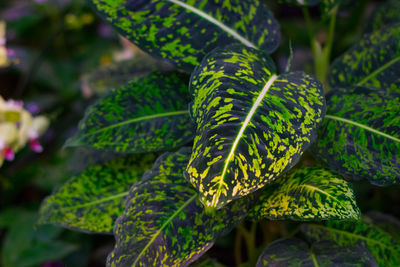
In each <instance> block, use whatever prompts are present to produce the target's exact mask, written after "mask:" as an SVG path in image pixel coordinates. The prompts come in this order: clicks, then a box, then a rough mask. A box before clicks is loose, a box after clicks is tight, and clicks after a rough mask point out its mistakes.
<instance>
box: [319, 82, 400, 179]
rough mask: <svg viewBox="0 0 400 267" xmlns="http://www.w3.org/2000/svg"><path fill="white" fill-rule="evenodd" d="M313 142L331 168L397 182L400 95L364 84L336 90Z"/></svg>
mask: <svg viewBox="0 0 400 267" xmlns="http://www.w3.org/2000/svg"><path fill="white" fill-rule="evenodd" d="M327 106H328V110H327V115H326V116H325V120H324V122H323V124H322V127H321V128H320V129H318V139H317V142H316V143H315V144H314V145H313V150H314V153H313V155H315V156H316V157H317V158H318V159H319V160H320V161H322V162H324V163H325V164H327V165H329V166H330V168H331V170H332V171H334V172H338V173H340V174H342V175H346V176H351V177H353V178H354V179H361V178H367V179H369V181H370V182H371V183H372V184H376V185H390V184H399V183H400V94H399V93H395V92H392V93H385V92H381V91H380V90H377V89H368V88H364V87H356V88H346V89H335V90H333V91H332V92H331V93H330V94H329V95H328V96H327Z"/></svg>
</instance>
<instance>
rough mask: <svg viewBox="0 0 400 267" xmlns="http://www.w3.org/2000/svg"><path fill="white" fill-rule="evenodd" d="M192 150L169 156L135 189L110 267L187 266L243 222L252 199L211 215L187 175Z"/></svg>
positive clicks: (121, 219) (116, 232)
mask: <svg viewBox="0 0 400 267" xmlns="http://www.w3.org/2000/svg"><path fill="white" fill-rule="evenodd" d="M190 150H191V149H190V148H187V147H186V148H182V149H181V150H179V151H178V152H177V153H165V154H164V155H162V156H161V157H160V158H159V159H158V160H157V161H156V163H155V164H154V166H153V168H152V169H151V170H149V171H147V172H146V173H145V174H144V175H143V178H142V180H141V181H140V182H139V183H137V184H135V185H134V186H133V187H132V188H131V190H130V192H129V197H128V199H127V201H126V208H125V212H124V214H123V215H122V216H121V217H119V218H118V220H117V221H116V226H115V229H114V235H115V239H116V245H115V248H114V251H113V252H112V253H111V254H110V255H109V257H108V266H187V265H189V264H190V263H191V262H193V261H195V260H196V259H197V258H199V257H200V256H201V255H202V254H203V253H204V252H205V251H207V250H208V249H209V248H210V247H211V246H212V245H213V243H214V241H215V239H217V238H218V237H219V236H221V235H223V234H226V233H228V232H229V231H230V230H231V229H232V228H233V227H234V226H235V225H236V224H237V223H238V222H239V221H240V220H242V219H243V218H244V216H245V215H246V212H247V208H248V206H247V205H249V203H248V201H250V200H251V199H245V198H242V199H240V200H238V201H235V202H233V203H231V204H230V205H228V206H227V207H226V208H224V209H221V210H218V211H215V213H214V214H207V213H206V211H205V210H204V207H203V205H202V204H201V203H200V201H199V199H198V198H199V197H198V193H197V192H196V190H195V189H194V188H193V187H192V186H191V185H190V184H189V183H188V182H187V181H185V179H184V178H183V175H182V173H183V171H184V169H185V167H186V165H187V162H188V160H189V157H190Z"/></svg>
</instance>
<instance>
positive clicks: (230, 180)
mask: <svg viewBox="0 0 400 267" xmlns="http://www.w3.org/2000/svg"><path fill="white" fill-rule="evenodd" d="M190 90H191V93H192V95H193V98H194V100H193V102H192V103H191V113H192V117H193V118H194V120H195V122H196V124H197V133H196V137H195V139H194V146H193V154H192V156H191V158H190V162H189V165H188V168H187V171H186V174H187V177H188V179H190V182H191V183H192V184H193V185H194V186H195V187H196V188H197V189H198V190H199V191H200V194H201V199H202V202H203V203H204V205H205V206H207V207H217V208H220V207H222V206H223V205H225V204H226V203H229V202H230V201H231V200H232V199H235V198H238V197H241V196H245V195H247V194H250V193H251V192H253V191H255V190H257V189H259V188H261V187H263V186H264V185H265V184H267V183H269V182H271V181H272V180H274V179H275V178H277V177H278V176H279V175H281V174H282V173H284V172H285V171H286V170H288V169H290V168H291V167H292V166H293V165H294V164H295V163H296V162H297V161H298V159H299V158H300V156H301V154H302V153H303V151H304V150H305V149H307V148H308V146H309V144H310V142H312V141H313V139H314V138H315V135H316V128H317V127H318V125H319V123H320V122H321V121H322V119H323V115H324V113H325V99H324V97H323V95H322V84H321V83H320V82H319V81H318V80H316V79H315V78H314V77H312V76H309V75H306V74H304V73H302V72H290V73H285V74H282V75H279V76H278V75H277V74H276V71H275V66H274V63H273V62H272V60H271V59H270V58H269V57H268V56H267V55H265V54H264V53H262V52H260V51H257V50H255V49H252V48H247V47H245V46H241V45H233V46H229V47H226V48H224V49H216V50H215V51H213V52H212V53H210V54H209V55H208V56H207V57H205V59H204V60H203V62H202V64H201V65H200V66H199V67H198V68H196V70H195V71H194V72H193V74H192V77H191V84H190Z"/></svg>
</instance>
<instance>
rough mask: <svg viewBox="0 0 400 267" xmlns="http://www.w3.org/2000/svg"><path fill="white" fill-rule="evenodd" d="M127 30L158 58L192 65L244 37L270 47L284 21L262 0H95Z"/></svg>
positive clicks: (250, 42) (187, 66) (247, 42)
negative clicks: (281, 21) (219, 48)
mask: <svg viewBox="0 0 400 267" xmlns="http://www.w3.org/2000/svg"><path fill="white" fill-rule="evenodd" d="M90 2H91V3H92V5H93V6H94V8H95V9H96V11H98V12H99V13H100V15H101V16H102V17H103V18H105V19H106V20H107V21H109V22H110V23H111V24H112V25H113V26H114V27H115V28H116V29H117V30H118V31H119V32H120V33H122V35H124V36H125V37H126V38H128V39H129V40H131V41H132V42H133V43H135V44H137V45H138V46H139V47H140V48H141V49H143V50H144V51H146V52H148V53H149V54H151V55H153V56H155V57H157V58H166V59H168V60H170V61H171V62H172V63H174V64H176V65H177V66H178V67H180V68H183V69H185V70H187V71H189V72H190V71H192V70H193V68H194V67H195V66H197V65H198V64H199V63H200V61H201V59H202V58H203V57H204V55H205V54H206V53H208V52H209V51H211V50H212V49H214V48H216V47H219V46H224V45H227V44H231V43H242V44H244V45H247V46H249V47H254V48H259V49H261V50H263V51H266V52H267V53H270V52H272V51H274V50H275V49H276V48H277V46H278V45H279V41H280V31H279V24H278V23H277V22H276V20H275V18H274V17H273V14H272V13H271V11H269V9H268V8H267V7H265V6H264V5H263V4H262V3H261V1H259V0H225V1H223V2H222V1H219V0H210V1H182V0H140V1H138V0H119V1H115V0H90Z"/></svg>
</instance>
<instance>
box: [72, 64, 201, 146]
mask: <svg viewBox="0 0 400 267" xmlns="http://www.w3.org/2000/svg"><path fill="white" fill-rule="evenodd" d="M188 103H189V93H188V87H187V79H186V75H183V74H180V73H178V72H166V73H161V72H155V73H152V74H150V75H149V76H146V77H143V78H141V79H140V80H138V81H136V82H131V83H128V84H127V85H126V86H124V87H122V88H120V89H116V90H113V91H111V92H110V93H109V94H107V95H106V96H105V97H104V98H102V99H100V100H99V101H98V102H97V103H96V104H94V105H93V106H92V107H90V108H89V109H88V111H87V112H86V114H85V117H84V118H83V120H82V121H81V122H80V124H79V130H78V133H77V134H76V135H75V136H74V137H72V138H71V139H69V140H68V141H67V143H66V146H92V147H94V148H97V149H103V150H109V151H115V152H133V153H142V152H150V151H162V150H168V149H173V148H176V147H180V146H182V145H184V144H185V143H187V142H189V141H191V140H192V139H193V131H194V127H193V124H192V121H191V119H190V116H189V112H188V108H187V105H188Z"/></svg>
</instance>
